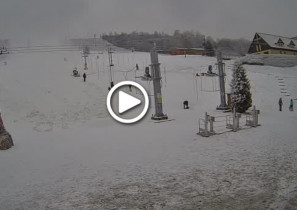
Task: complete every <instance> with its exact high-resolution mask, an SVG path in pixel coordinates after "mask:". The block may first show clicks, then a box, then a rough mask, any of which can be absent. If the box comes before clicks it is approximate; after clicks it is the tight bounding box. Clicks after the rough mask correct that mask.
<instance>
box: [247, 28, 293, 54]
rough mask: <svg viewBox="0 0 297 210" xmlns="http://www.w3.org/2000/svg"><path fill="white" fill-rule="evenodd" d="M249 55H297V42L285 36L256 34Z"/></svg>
mask: <svg viewBox="0 0 297 210" xmlns="http://www.w3.org/2000/svg"><path fill="white" fill-rule="evenodd" d="M248 53H250V54H252V53H256V54H287V55H297V40H296V39H294V38H287V37H283V36H276V35H271V34H264V33H256V34H255V36H254V39H253V41H252V43H251V46H250V48H249V51H248Z"/></svg>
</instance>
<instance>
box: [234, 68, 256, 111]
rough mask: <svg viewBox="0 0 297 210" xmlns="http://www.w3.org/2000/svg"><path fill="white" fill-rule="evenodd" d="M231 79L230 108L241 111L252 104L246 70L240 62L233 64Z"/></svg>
mask: <svg viewBox="0 0 297 210" xmlns="http://www.w3.org/2000/svg"><path fill="white" fill-rule="evenodd" d="M232 76H233V78H232V80H231V84H230V86H231V93H232V108H235V110H236V112H239V113H243V112H245V111H246V110H247V109H248V108H250V107H251V106H252V94H251V91H250V88H251V85H250V82H249V79H248V78H247V75H246V71H245V69H244V68H243V66H242V65H240V64H235V66H234V69H233V75H232Z"/></svg>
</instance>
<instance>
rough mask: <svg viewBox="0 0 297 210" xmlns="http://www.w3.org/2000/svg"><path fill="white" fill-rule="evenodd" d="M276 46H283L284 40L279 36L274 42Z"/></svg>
mask: <svg viewBox="0 0 297 210" xmlns="http://www.w3.org/2000/svg"><path fill="white" fill-rule="evenodd" d="M275 44H276V45H277V46H280V47H283V46H284V44H285V43H284V42H283V40H282V39H281V38H279V39H278V41H277V42H276V43H275Z"/></svg>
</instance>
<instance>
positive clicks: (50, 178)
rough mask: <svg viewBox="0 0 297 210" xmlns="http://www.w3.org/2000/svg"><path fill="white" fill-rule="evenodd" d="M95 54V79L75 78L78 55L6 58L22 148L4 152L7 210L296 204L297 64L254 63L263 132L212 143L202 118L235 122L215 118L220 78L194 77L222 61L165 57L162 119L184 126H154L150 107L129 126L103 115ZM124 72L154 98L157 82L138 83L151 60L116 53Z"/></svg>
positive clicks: (119, 75) (100, 68) (9, 99)
mask: <svg viewBox="0 0 297 210" xmlns="http://www.w3.org/2000/svg"><path fill="white" fill-rule="evenodd" d="M96 56H97V55H92V56H91V57H90V58H89V59H88V63H89V70H88V73H87V74H88V76H87V82H86V83H84V82H83V80H82V78H74V77H72V76H71V73H72V69H73V67H74V66H75V65H77V67H78V69H79V70H80V73H81V74H82V72H83V71H82V68H83V63H82V59H81V55H80V54H79V53H78V52H56V53H39V54H34V53H32V54H15V55H10V56H9V57H7V58H6V59H5V60H6V61H7V65H6V66H5V65H3V61H1V64H0V91H1V92H0V104H1V108H2V115H3V118H4V121H5V124H6V128H7V129H8V131H9V132H10V133H11V134H12V136H13V139H14V143H15V146H14V147H13V148H12V149H11V150H8V151H1V152H0V209H199V208H200V209H269V208H270V209H296V208H297V203H296V200H297V177H296V176H297V175H296V174H297V165H296V160H297V140H296V123H297V118H296V117H297V116H296V111H294V112H290V111H289V110H288V101H289V99H290V98H297V92H296V90H297V86H296V77H297V67H290V68H279V67H268V66H247V65H245V68H246V69H247V72H248V76H249V78H250V80H251V86H252V93H253V100H254V104H255V105H256V106H257V108H258V109H260V110H261V113H260V124H261V126H260V127H257V128H252V129H243V130H241V131H239V132H236V133H233V132H225V133H223V134H221V135H215V136H212V137H209V138H203V137H201V136H198V135H196V133H197V132H198V119H199V118H201V117H203V116H204V113H205V112H209V113H211V114H212V115H214V116H221V115H226V114H224V113H221V112H220V111H216V110H215V108H216V106H217V105H219V93H218V92H216V91H215V90H216V89H217V88H218V81H217V80H216V78H206V77H195V76H194V75H195V73H201V72H206V71H207V67H208V65H210V64H211V65H214V64H215V62H216V60H215V58H208V57H201V56H187V57H186V58H185V57H184V56H168V55H160V56H159V61H160V63H161V70H162V75H163V79H162V88H163V89H162V90H163V101H164V112H165V113H167V114H168V116H169V118H171V119H174V120H173V121H169V122H165V123H154V122H153V121H151V120H150V116H151V114H152V113H154V107H153V104H154V103H153V102H152V101H151V109H150V110H149V113H148V114H147V116H146V118H145V119H143V120H142V121H141V122H139V123H137V124H134V125H122V124H119V123H117V122H115V121H114V120H112V119H111V118H110V117H109V115H108V113H107V110H106V107H105V100H106V95H107V93H108V90H107V87H108V83H109V78H108V75H109V74H108V57H107V54H106V53H105V54H103V55H101V54H100V55H99V59H97V57H96ZM64 58H66V61H64ZM136 63H138V65H139V67H140V70H139V71H134V67H135V65H136ZM232 63H233V61H227V63H226V74H227V78H226V81H227V83H229V82H230V81H231V68H232ZM114 64H115V67H114V70H113V76H114V78H115V81H116V82H119V81H123V80H133V81H134V80H135V81H137V82H139V83H141V84H142V85H143V86H144V87H145V88H146V90H147V91H148V92H149V93H150V94H152V92H153V90H152V84H151V82H146V81H141V80H139V79H138V78H135V76H136V77H138V76H140V75H142V74H143V73H144V68H145V67H146V66H148V65H149V64H150V57H149V54H148V53H130V52H121V53H115V54H114ZM98 72H99V74H98ZM226 88H227V89H228V88H229V87H228V85H227V87H226ZM284 89H285V90H284ZM284 92H286V93H284ZM281 96H282V97H283V99H284V111H283V112H279V111H278V104H277V102H278V99H279V97H281ZM185 99H187V100H189V102H190V107H191V109H190V110H183V109H182V102H183V100H185ZM295 103H296V101H295ZM215 129H216V127H215Z"/></svg>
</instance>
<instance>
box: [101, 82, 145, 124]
mask: <svg viewBox="0 0 297 210" xmlns="http://www.w3.org/2000/svg"><path fill="white" fill-rule="evenodd" d="M106 105H107V109H108V112H109V114H110V115H111V116H112V117H113V118H114V119H115V120H116V121H118V122H121V123H125V124H131V123H135V122H137V121H139V120H141V119H142V118H143V117H144V116H145V114H146V113H147V110H148V107H149V97H148V94H147V92H146V91H145V89H144V88H143V87H142V86H141V85H140V84H138V83H136V82H133V81H123V82H120V83H118V84H116V85H115V86H114V87H113V88H112V89H111V90H110V91H109V93H108V95H107V100H106Z"/></svg>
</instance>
